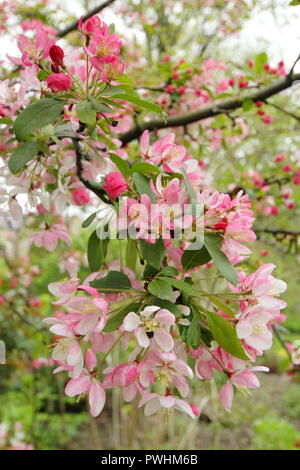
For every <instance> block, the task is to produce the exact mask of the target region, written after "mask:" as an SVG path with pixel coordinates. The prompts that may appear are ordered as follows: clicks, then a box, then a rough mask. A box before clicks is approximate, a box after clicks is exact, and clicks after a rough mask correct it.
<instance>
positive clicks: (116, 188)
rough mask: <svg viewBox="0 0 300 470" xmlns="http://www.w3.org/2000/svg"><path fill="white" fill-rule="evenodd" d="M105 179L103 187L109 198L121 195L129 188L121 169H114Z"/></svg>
mask: <svg viewBox="0 0 300 470" xmlns="http://www.w3.org/2000/svg"><path fill="white" fill-rule="evenodd" d="M104 181H105V184H104V185H103V189H104V190H105V191H106V192H107V193H108V197H109V199H114V198H115V197H118V196H120V194H122V193H124V192H125V191H126V189H127V188H128V185H127V183H126V181H125V180H124V178H123V175H122V173H120V172H119V171H112V172H111V173H109V174H108V175H107V176H106V177H105V180H104Z"/></svg>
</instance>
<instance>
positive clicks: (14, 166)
mask: <svg viewBox="0 0 300 470" xmlns="http://www.w3.org/2000/svg"><path fill="white" fill-rule="evenodd" d="M38 150H39V144H38V142H24V144H22V145H19V147H17V148H16V149H15V150H14V151H13V153H12V155H11V157H10V159H9V162H8V168H9V169H10V171H11V172H12V173H13V174H16V173H18V172H19V171H21V170H23V169H24V168H25V166H26V164H27V163H28V162H30V161H31V160H32V159H33V158H34V157H35V156H36V155H37V153H38Z"/></svg>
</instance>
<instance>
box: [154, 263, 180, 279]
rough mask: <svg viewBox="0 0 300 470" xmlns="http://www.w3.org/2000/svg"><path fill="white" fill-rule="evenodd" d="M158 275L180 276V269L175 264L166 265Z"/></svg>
mask: <svg viewBox="0 0 300 470" xmlns="http://www.w3.org/2000/svg"><path fill="white" fill-rule="evenodd" d="M158 276H170V277H173V276H178V271H177V269H176V268H174V267H173V266H166V267H165V268H163V269H162V270H161V271H160V272H159V273H158Z"/></svg>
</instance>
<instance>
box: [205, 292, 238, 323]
mask: <svg viewBox="0 0 300 470" xmlns="http://www.w3.org/2000/svg"><path fill="white" fill-rule="evenodd" d="M207 297H208V298H209V299H210V300H211V301H212V303H213V304H214V305H215V306H216V307H217V308H218V309H219V310H221V312H223V313H225V314H226V315H229V316H230V317H234V316H235V313H234V311H233V310H231V308H229V307H228V305H226V304H224V303H223V302H222V301H221V300H220V299H219V297H217V296H215V295H213V294H207Z"/></svg>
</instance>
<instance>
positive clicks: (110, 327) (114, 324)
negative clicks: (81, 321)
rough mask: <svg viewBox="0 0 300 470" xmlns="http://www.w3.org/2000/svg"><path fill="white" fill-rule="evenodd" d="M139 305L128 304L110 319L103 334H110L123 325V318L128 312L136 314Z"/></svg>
mask: <svg viewBox="0 0 300 470" xmlns="http://www.w3.org/2000/svg"><path fill="white" fill-rule="evenodd" d="M139 307H140V305H139V304H130V305H127V306H126V307H124V308H123V309H122V310H120V311H119V312H118V313H116V314H115V315H113V316H112V317H110V318H109V319H108V320H107V322H106V325H105V327H104V329H103V332H104V333H111V332H112V331H115V330H117V329H118V328H119V327H120V326H121V325H122V323H123V320H124V318H125V317H126V315H127V314H128V313H129V312H137V311H138V309H139Z"/></svg>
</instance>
